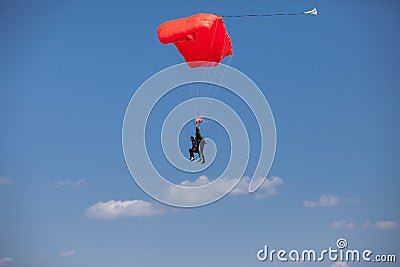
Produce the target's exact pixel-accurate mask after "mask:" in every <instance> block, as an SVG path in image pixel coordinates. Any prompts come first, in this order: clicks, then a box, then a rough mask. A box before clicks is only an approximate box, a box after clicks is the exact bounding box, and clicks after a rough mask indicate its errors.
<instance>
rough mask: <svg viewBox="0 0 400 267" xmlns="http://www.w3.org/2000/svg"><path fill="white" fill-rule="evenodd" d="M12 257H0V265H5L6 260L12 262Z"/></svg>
mask: <svg viewBox="0 0 400 267" xmlns="http://www.w3.org/2000/svg"><path fill="white" fill-rule="evenodd" d="M12 261H13V259H12V258H0V266H6V264H7V262H12Z"/></svg>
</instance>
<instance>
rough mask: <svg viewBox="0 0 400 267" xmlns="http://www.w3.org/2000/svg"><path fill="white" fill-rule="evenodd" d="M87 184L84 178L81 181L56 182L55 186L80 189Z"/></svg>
mask: <svg viewBox="0 0 400 267" xmlns="http://www.w3.org/2000/svg"><path fill="white" fill-rule="evenodd" d="M85 183H86V179H84V178H82V179H79V180H57V181H55V182H54V185H55V186H59V187H63V186H69V187H80V186H82V185H84V184H85Z"/></svg>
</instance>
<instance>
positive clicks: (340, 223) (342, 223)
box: [331, 220, 356, 229]
mask: <svg viewBox="0 0 400 267" xmlns="http://www.w3.org/2000/svg"><path fill="white" fill-rule="evenodd" d="M331 226H332V227H333V228H347V229H350V228H354V227H355V226H356V225H355V223H352V222H346V221H344V220H341V221H334V222H332V223H331Z"/></svg>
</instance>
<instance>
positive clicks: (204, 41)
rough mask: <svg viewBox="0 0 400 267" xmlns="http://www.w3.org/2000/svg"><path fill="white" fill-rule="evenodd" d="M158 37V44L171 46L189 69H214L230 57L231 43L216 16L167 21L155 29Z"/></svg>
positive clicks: (222, 24) (202, 15)
mask: <svg viewBox="0 0 400 267" xmlns="http://www.w3.org/2000/svg"><path fill="white" fill-rule="evenodd" d="M157 33H158V39H159V40H160V42H161V43H163V44H170V43H173V44H174V45H175V46H176V47H177V48H178V50H179V52H180V53H181V54H182V56H183V57H184V59H185V61H186V62H187V64H188V65H189V66H190V67H192V68H195V67H202V66H215V65H218V63H220V62H221V60H222V59H223V58H224V57H226V56H229V55H232V43H231V40H230V38H229V35H228V33H227V32H226V29H225V25H224V22H223V20H222V18H221V17H219V16H217V15H213V14H197V15H193V16H190V17H187V18H181V19H176V20H171V21H167V22H164V23H163V24H161V25H160V26H159V27H158V30H157ZM199 61H203V63H200V62H199ZM205 62H207V63H205Z"/></svg>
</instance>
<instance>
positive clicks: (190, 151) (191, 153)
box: [189, 148, 194, 160]
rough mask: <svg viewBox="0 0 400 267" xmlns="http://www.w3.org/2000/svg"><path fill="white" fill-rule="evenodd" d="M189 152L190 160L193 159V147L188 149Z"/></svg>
mask: <svg viewBox="0 0 400 267" xmlns="http://www.w3.org/2000/svg"><path fill="white" fill-rule="evenodd" d="M189 154H190V160H194V154H193V149H192V148H190V149H189Z"/></svg>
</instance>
